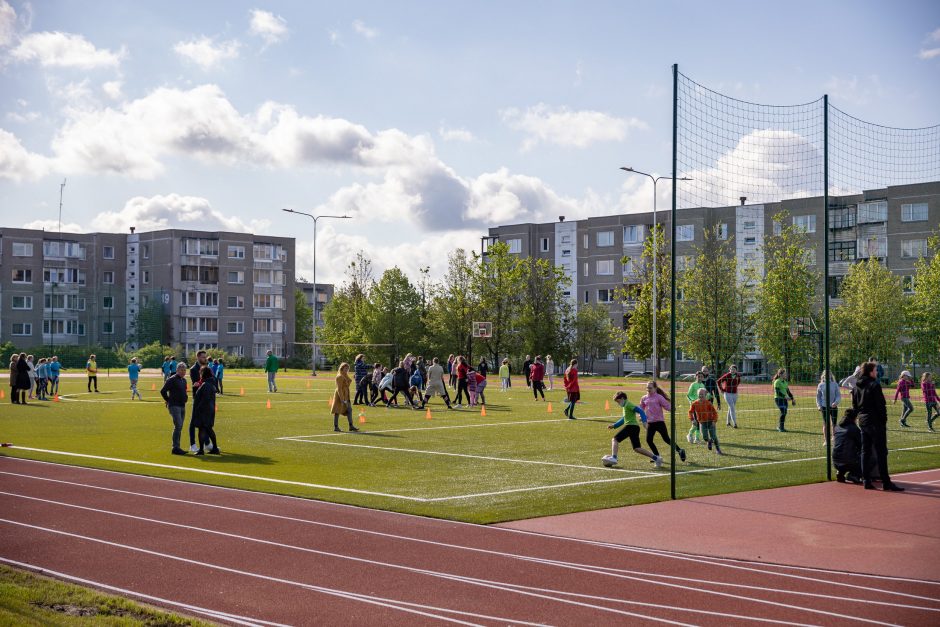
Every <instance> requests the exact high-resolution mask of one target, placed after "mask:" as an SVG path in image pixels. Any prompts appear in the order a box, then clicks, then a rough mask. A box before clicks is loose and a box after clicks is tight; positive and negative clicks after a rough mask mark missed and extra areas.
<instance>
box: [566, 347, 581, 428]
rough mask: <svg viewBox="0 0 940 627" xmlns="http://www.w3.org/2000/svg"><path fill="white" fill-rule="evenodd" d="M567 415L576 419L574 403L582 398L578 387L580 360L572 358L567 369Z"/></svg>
mask: <svg viewBox="0 0 940 627" xmlns="http://www.w3.org/2000/svg"><path fill="white" fill-rule="evenodd" d="M564 381H565V393H566V394H567V398H566V399H565V403H566V404H565V415H566V416H568V420H575V417H574V405H575V403H577V402H578V401H579V400H581V388H580V387H578V360H577V359H572V360H571V364H570V365H569V366H568V369H567V370H565V379H564Z"/></svg>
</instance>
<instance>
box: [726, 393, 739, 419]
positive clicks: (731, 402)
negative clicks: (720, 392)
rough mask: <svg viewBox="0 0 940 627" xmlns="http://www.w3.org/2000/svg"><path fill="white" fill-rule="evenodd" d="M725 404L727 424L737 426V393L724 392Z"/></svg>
mask: <svg viewBox="0 0 940 627" xmlns="http://www.w3.org/2000/svg"><path fill="white" fill-rule="evenodd" d="M725 402H726V403H728V416H727V418H726V420H727V424H729V425H734V426H735V427H736V426H738V411H737V407H736V405H737V403H738V393H737V392H725Z"/></svg>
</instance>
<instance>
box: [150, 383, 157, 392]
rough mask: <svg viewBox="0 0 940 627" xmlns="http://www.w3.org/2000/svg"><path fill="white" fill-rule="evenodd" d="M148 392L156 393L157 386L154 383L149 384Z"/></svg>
mask: <svg viewBox="0 0 940 627" xmlns="http://www.w3.org/2000/svg"><path fill="white" fill-rule="evenodd" d="M150 391H151V392H156V391H157V384H156V383H151V384H150Z"/></svg>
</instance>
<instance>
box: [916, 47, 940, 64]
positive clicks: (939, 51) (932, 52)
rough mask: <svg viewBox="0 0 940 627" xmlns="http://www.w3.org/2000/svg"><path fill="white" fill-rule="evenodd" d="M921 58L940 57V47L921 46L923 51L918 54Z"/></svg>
mask: <svg viewBox="0 0 940 627" xmlns="http://www.w3.org/2000/svg"><path fill="white" fill-rule="evenodd" d="M917 56H919V57H920V58H921V59H923V60H925V61H926V60H928V59H933V58H936V57H940V48H921V51H920V52H919V53H918V54H917Z"/></svg>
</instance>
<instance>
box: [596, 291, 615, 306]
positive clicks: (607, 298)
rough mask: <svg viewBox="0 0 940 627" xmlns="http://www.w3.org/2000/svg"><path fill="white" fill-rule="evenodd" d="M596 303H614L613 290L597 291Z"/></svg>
mask: <svg viewBox="0 0 940 627" xmlns="http://www.w3.org/2000/svg"><path fill="white" fill-rule="evenodd" d="M597 302H599V303H612V302H614V290H612V289H608V290H597Z"/></svg>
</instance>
